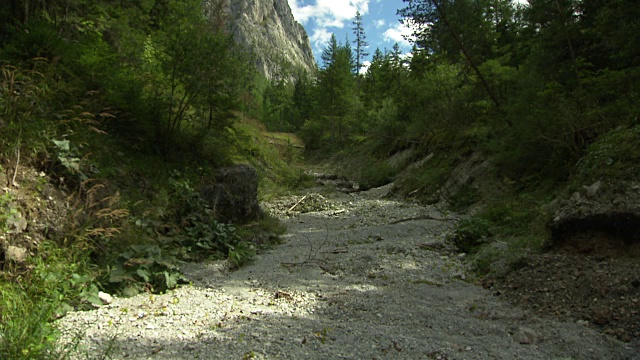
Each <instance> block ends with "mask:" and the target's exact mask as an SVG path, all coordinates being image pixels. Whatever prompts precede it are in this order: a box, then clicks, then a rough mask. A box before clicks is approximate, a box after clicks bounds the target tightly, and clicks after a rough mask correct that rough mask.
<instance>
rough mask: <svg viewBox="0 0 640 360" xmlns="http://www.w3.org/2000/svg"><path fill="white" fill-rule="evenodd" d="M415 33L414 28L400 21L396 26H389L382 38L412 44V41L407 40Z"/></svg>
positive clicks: (405, 44)
mask: <svg viewBox="0 0 640 360" xmlns="http://www.w3.org/2000/svg"><path fill="white" fill-rule="evenodd" d="M411 34H413V29H412V28H411V27H409V26H407V25H405V24H404V23H399V24H397V25H396V26H394V27H390V28H388V29H387V30H386V31H385V32H384V33H383V34H382V38H383V39H384V40H387V41H393V42H397V43H399V44H400V45H404V46H411V43H410V42H409V41H408V40H407V39H408V38H410V37H411Z"/></svg>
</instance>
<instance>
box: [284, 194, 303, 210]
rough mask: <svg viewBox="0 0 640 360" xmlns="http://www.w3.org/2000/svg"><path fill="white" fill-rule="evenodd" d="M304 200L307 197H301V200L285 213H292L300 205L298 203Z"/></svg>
mask: <svg viewBox="0 0 640 360" xmlns="http://www.w3.org/2000/svg"><path fill="white" fill-rule="evenodd" d="M306 198H307V195H305V196H303V197H302V199H300V200H299V201H298V202H297V203H296V204H295V205H293V206H292V207H291V208H290V209H289V210H287V212H291V211H293V209H295V208H296V206H298V205H300V203H301V202H303V201H304V199H306Z"/></svg>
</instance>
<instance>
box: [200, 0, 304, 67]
mask: <svg viewBox="0 0 640 360" xmlns="http://www.w3.org/2000/svg"><path fill="white" fill-rule="evenodd" d="M211 1H212V2H214V1H216V0H211ZM217 1H222V4H221V5H222V8H223V9H224V11H225V12H226V13H227V16H228V19H229V20H228V22H227V27H228V29H229V31H230V32H231V33H232V34H233V36H234V37H235V39H236V40H237V41H238V42H240V43H241V44H245V45H247V46H248V47H249V48H250V49H251V50H252V51H253V52H254V54H255V56H256V66H257V67H258V70H259V71H261V72H262V73H263V74H265V75H266V76H267V77H268V78H269V79H273V78H277V77H278V76H284V77H288V76H290V75H291V73H292V71H293V70H294V69H287V68H286V66H287V65H284V64H290V65H293V66H294V67H295V68H301V69H304V70H306V71H307V72H309V73H313V71H315V68H316V63H315V59H314V57H313V51H312V50H311V45H310V43H309V36H308V35H307V32H306V31H305V29H304V27H303V26H302V25H300V24H299V23H298V22H296V20H295V19H294V17H293V13H292V12H291V8H290V7H289V3H288V2H287V0H253V1H251V0H232V1H229V0H217Z"/></svg>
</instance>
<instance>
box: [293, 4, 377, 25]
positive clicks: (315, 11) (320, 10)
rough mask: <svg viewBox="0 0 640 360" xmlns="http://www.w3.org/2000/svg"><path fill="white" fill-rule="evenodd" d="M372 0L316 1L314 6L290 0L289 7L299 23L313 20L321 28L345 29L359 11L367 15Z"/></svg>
mask: <svg viewBox="0 0 640 360" xmlns="http://www.w3.org/2000/svg"><path fill="white" fill-rule="evenodd" d="M369 1H370V0H349V1H336V0H315V1H314V4H313V5H301V4H300V5H299V3H301V0H289V6H290V7H291V11H292V12H293V16H294V17H295V18H296V20H297V21H299V22H300V23H302V24H304V23H306V22H307V21H309V19H313V20H314V21H315V22H316V24H317V25H318V26H319V27H323V28H326V27H337V28H343V27H344V26H345V23H347V22H350V21H351V19H353V18H354V17H355V15H356V12H357V11H360V13H361V14H366V13H367V12H368V11H369Z"/></svg>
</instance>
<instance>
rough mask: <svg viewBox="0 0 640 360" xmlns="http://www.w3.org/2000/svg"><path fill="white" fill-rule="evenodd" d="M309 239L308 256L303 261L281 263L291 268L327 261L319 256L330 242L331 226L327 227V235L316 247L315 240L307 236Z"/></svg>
mask: <svg viewBox="0 0 640 360" xmlns="http://www.w3.org/2000/svg"><path fill="white" fill-rule="evenodd" d="M307 241H308V242H309V253H308V254H307V256H306V257H305V259H304V260H303V261H300V262H286V263H285V262H283V263H280V265H282V266H284V267H289V268H291V267H296V266H304V265H310V264H312V263H325V262H326V260H324V259H319V258H318V254H319V253H320V250H321V249H322V248H324V247H325V246H326V245H327V243H328V242H329V228H327V229H326V236H325V238H324V241H323V242H322V243H321V244H320V246H318V247H317V248H314V246H313V242H312V241H311V240H309V238H307Z"/></svg>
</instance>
